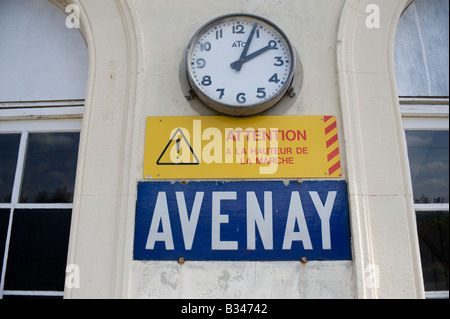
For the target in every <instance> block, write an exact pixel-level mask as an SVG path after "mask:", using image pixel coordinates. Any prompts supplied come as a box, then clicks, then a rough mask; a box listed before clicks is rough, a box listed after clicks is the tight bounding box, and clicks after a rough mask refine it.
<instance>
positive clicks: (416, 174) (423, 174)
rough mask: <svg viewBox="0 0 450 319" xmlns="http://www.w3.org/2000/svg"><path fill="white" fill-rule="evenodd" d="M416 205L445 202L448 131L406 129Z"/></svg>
mask: <svg viewBox="0 0 450 319" xmlns="http://www.w3.org/2000/svg"><path fill="white" fill-rule="evenodd" d="M406 138H407V141H408V155H409V162H410V166H411V177H412V183H413V191H414V202H415V203H416V204H431V203H448V202H449V194H448V192H449V188H448V183H449V176H448V174H449V161H448V157H449V153H448V152H449V135H448V131H407V132H406Z"/></svg>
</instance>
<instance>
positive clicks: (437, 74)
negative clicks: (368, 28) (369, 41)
mask: <svg viewBox="0 0 450 319" xmlns="http://www.w3.org/2000/svg"><path fill="white" fill-rule="evenodd" d="M448 39H449V1H448V0H415V1H414V2H413V3H412V4H411V5H410V6H409V7H408V8H407V9H406V10H405V12H404V13H403V15H402V17H401V19H400V21H399V24H398V28H397V35H396V39H395V70H396V75H397V84H398V90H399V95H400V96H448V95H449V64H448V62H449V40H448Z"/></svg>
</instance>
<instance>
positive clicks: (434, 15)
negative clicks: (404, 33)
mask: <svg viewBox="0 0 450 319" xmlns="http://www.w3.org/2000/svg"><path fill="white" fill-rule="evenodd" d="M415 2H416V7H417V12H418V21H419V25H420V28H421V35H422V37H423V46H424V48H423V50H424V51H425V54H426V60H427V65H428V70H429V71H428V72H429V78H430V89H431V92H430V95H432V96H448V95H449V69H448V68H449V64H448V61H449V53H448V52H449V41H448V37H449V1H448V0H416V1H415Z"/></svg>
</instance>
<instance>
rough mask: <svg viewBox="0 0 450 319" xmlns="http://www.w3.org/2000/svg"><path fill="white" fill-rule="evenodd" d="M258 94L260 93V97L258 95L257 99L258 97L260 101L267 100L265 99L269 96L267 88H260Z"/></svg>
mask: <svg viewBox="0 0 450 319" xmlns="http://www.w3.org/2000/svg"><path fill="white" fill-rule="evenodd" d="M257 93H258V95H256V97H257V98H258V99H263V98H265V97H266V96H267V94H266V88H258V91H257Z"/></svg>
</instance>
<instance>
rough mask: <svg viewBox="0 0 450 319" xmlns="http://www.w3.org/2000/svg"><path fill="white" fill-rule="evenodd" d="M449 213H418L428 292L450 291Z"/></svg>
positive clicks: (421, 254)
mask: <svg viewBox="0 0 450 319" xmlns="http://www.w3.org/2000/svg"><path fill="white" fill-rule="evenodd" d="M448 222H449V220H448V212H417V228H418V231H419V244H420V256H421V259H422V269H423V278H424V283H425V290H426V291H442V290H448V289H449V278H448V275H449V271H448V268H449V265H448V245H449V238H448Z"/></svg>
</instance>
